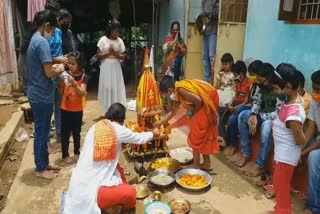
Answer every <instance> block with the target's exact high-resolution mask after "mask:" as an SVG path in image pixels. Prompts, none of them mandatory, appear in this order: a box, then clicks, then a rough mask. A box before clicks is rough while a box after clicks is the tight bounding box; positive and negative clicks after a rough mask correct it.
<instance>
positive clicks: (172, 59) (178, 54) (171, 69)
mask: <svg viewBox="0 0 320 214" xmlns="http://www.w3.org/2000/svg"><path fill="white" fill-rule="evenodd" d="M186 52H187V48H186V45H185V43H184V41H183V39H182V38H181V35H180V23H179V22H177V21H175V22H172V24H171V29H170V33H169V35H168V36H166V38H165V40H164V42H163V55H164V60H163V68H162V69H163V72H165V74H166V75H170V76H173V77H174V79H175V80H177V81H178V80H180V75H181V63H182V58H183V56H184V55H185V54H186Z"/></svg>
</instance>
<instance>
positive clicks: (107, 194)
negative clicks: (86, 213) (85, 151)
mask: <svg viewBox="0 0 320 214" xmlns="http://www.w3.org/2000/svg"><path fill="white" fill-rule="evenodd" d="M117 169H118V171H119V173H120V175H121V179H122V182H123V183H122V184H120V185H118V186H112V187H107V186H101V187H100V188H99V191H98V197H97V203H98V206H99V208H100V209H103V210H104V209H108V208H111V207H114V206H116V205H121V206H122V210H123V211H126V210H128V209H131V208H135V207H136V189H135V188H134V187H132V186H130V185H129V184H127V181H126V177H125V174H124V170H123V169H122V167H121V166H120V165H119V164H118V165H117Z"/></svg>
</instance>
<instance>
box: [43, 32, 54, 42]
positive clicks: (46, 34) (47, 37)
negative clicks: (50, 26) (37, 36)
mask: <svg viewBox="0 0 320 214" xmlns="http://www.w3.org/2000/svg"><path fill="white" fill-rule="evenodd" d="M43 36H44V38H46V39H47V40H49V39H51V37H52V33H51V32H50V33H48V32H47V31H44V34H43Z"/></svg>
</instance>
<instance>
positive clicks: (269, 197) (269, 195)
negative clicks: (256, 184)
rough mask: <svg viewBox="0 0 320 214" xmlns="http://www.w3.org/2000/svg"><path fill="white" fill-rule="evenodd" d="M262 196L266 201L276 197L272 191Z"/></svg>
mask: <svg viewBox="0 0 320 214" xmlns="http://www.w3.org/2000/svg"><path fill="white" fill-rule="evenodd" d="M264 196H265V197H266V198H267V199H273V198H274V197H276V194H275V192H274V191H267V192H266V193H265V194H264Z"/></svg>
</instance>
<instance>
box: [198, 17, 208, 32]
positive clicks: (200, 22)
mask: <svg viewBox="0 0 320 214" xmlns="http://www.w3.org/2000/svg"><path fill="white" fill-rule="evenodd" d="M196 26H197V29H198V31H199V33H200V34H203V33H204V31H205V30H206V18H205V16H203V15H199V16H198V18H197V20H196Z"/></svg>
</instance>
